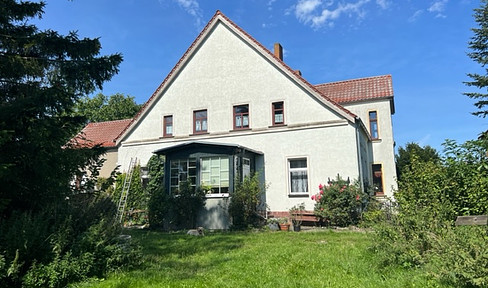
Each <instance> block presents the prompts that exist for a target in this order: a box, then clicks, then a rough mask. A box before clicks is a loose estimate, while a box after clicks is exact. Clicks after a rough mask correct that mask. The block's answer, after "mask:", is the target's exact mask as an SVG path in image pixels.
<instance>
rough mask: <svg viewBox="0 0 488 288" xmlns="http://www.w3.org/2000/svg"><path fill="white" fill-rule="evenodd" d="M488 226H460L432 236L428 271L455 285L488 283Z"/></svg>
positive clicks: (474, 285) (478, 285) (485, 284)
mask: <svg viewBox="0 0 488 288" xmlns="http://www.w3.org/2000/svg"><path fill="white" fill-rule="evenodd" d="M487 241H488V228H487V227H486V226H484V227H480V226H461V227H455V228H451V229H446V230H445V231H444V233H443V234H440V235H437V237H435V238H434V245H433V249H432V250H433V251H432V253H431V254H432V257H431V259H430V263H429V266H430V267H429V270H430V271H432V272H431V273H432V274H433V275H434V276H436V277H437V278H439V279H442V280H443V281H444V282H447V283H450V284H452V285H453V286H456V287H487V286H488V276H487V275H488V246H487V245H486V243H487Z"/></svg>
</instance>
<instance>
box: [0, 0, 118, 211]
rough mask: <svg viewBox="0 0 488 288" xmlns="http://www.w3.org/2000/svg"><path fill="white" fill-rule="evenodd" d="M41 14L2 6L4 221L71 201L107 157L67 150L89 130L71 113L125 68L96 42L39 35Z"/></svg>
mask: <svg viewBox="0 0 488 288" xmlns="http://www.w3.org/2000/svg"><path fill="white" fill-rule="evenodd" d="M44 6H45V3H44V2H40V3H37V2H32V1H15V0H0V220H1V218H4V217H8V215H9V214H10V213H11V212H12V211H15V210H20V211H36V210H39V209H40V208H42V207H45V206H46V205H50V204H52V203H55V202H56V201H59V200H60V199H64V198H65V197H67V196H69V194H70V193H71V192H70V191H71V190H70V189H69V183H70V179H71V178H72V177H73V175H74V174H75V172H76V171H78V170H79V169H80V168H82V167H85V165H87V164H89V163H90V162H92V161H94V159H97V157H98V156H99V154H100V153H102V152H103V151H101V150H100V149H93V150H83V149H69V146H70V145H69V144H68V145H67V143H68V141H69V139H70V138H71V137H72V136H73V135H74V134H75V133H76V132H77V129H78V128H79V127H80V125H83V123H84V122H85V119H83V117H80V116H73V115H74V113H73V109H74V106H75V103H76V102H77V101H78V99H80V98H81V97H82V96H84V95H86V94H89V93H92V92H94V91H95V90H96V89H101V88H102V84H103V83H104V82H105V81H108V80H110V79H111V78H112V76H113V75H115V74H116V73H117V72H118V66H119V64H120V63H121V61H122V56H121V55H120V54H113V55H108V56H100V49H101V44H100V41H99V40H98V39H97V38H95V39H89V38H83V39H80V38H79V37H78V35H77V33H76V32H70V33H69V34H68V35H60V34H58V33H57V32H55V31H52V30H45V31H41V30H39V29H38V28H37V27H36V26H35V25H33V24H31V22H30V21H31V20H32V19H35V18H41V16H42V14H43V13H44V11H43V9H44Z"/></svg>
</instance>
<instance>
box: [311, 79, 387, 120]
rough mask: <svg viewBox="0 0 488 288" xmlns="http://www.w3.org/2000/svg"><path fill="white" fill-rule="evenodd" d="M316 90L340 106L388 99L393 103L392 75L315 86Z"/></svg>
mask: <svg viewBox="0 0 488 288" xmlns="http://www.w3.org/2000/svg"><path fill="white" fill-rule="evenodd" d="M315 88H317V89H318V90H319V91H320V92H321V93H322V94H323V95H325V96H327V97H329V98H330V99H332V100H334V101H336V102H337V103H340V104H346V103H353V102H361V101H370V100H378V99H388V98H391V101H393V85H392V81H391V75H382V76H374V77H367V78H359V79H353V80H346V81H338V82H331V83H324V84H319V85H315ZM392 107H393V103H392ZM392 113H394V110H393V111H392Z"/></svg>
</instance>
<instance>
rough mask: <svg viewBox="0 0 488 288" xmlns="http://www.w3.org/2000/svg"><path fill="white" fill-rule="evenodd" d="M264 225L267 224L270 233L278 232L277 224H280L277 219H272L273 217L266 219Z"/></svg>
mask: <svg viewBox="0 0 488 288" xmlns="http://www.w3.org/2000/svg"><path fill="white" fill-rule="evenodd" d="M266 223H267V224H268V228H269V230H271V231H278V230H280V227H279V223H280V221H279V218H274V217H272V218H268V219H267V220H266Z"/></svg>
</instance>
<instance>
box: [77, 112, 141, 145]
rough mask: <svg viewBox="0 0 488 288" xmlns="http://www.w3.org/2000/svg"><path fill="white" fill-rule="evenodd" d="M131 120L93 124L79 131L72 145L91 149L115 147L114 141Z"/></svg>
mask: <svg viewBox="0 0 488 288" xmlns="http://www.w3.org/2000/svg"><path fill="white" fill-rule="evenodd" d="M131 121H132V119H123V120H114V121H105V122H94V123H88V125H86V126H85V128H83V130H81V132H80V133H78V135H76V137H75V138H73V139H72V143H74V146H76V147H85V148H89V147H93V146H95V145H101V146H102V147H106V148H110V147H115V145H116V141H117V138H118V136H119V135H120V133H121V132H122V131H123V130H124V129H125V128H126V127H127V126H128V125H129V124H130V123H131Z"/></svg>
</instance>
